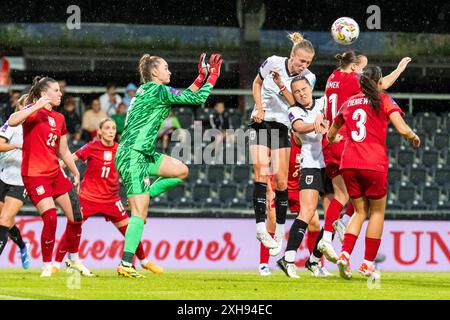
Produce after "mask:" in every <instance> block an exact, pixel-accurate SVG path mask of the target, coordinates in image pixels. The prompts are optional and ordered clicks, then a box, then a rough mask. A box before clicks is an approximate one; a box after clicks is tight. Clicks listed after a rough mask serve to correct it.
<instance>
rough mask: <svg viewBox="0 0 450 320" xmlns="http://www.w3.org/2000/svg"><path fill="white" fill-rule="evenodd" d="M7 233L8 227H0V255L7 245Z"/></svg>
mask: <svg viewBox="0 0 450 320" xmlns="http://www.w3.org/2000/svg"><path fill="white" fill-rule="evenodd" d="M8 233H9V228H8V227H5V226H0V254H2V252H3V249H5V246H6V244H7V243H8Z"/></svg>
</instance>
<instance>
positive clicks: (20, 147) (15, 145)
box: [13, 144, 22, 150]
mask: <svg viewBox="0 0 450 320" xmlns="http://www.w3.org/2000/svg"><path fill="white" fill-rule="evenodd" d="M13 146H14V147H15V148H16V149H18V150H22V145H21V144H13Z"/></svg>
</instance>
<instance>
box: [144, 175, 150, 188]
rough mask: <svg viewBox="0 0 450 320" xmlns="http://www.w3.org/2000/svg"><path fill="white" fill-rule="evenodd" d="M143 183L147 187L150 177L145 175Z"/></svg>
mask: <svg viewBox="0 0 450 320" xmlns="http://www.w3.org/2000/svg"><path fill="white" fill-rule="evenodd" d="M144 184H145V185H146V186H147V187H149V186H150V177H145V178H144Z"/></svg>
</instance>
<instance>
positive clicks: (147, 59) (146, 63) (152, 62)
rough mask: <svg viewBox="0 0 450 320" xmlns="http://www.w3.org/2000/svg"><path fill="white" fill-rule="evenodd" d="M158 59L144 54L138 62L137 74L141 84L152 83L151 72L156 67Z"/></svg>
mask: <svg viewBox="0 0 450 320" xmlns="http://www.w3.org/2000/svg"><path fill="white" fill-rule="evenodd" d="M160 59H161V58H160V57H158V56H151V55H149V54H148V53H147V54H144V55H143V56H142V57H141V59H140V60H139V74H140V76H141V83H147V82H150V81H152V70H153V69H154V68H155V67H156V66H157V65H158V63H159V61H160Z"/></svg>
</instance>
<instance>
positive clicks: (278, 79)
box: [270, 70, 295, 106]
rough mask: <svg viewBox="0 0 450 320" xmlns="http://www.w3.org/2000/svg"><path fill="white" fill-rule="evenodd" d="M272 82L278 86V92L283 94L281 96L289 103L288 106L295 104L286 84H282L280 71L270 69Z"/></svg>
mask: <svg viewBox="0 0 450 320" xmlns="http://www.w3.org/2000/svg"><path fill="white" fill-rule="evenodd" d="M270 73H271V75H272V78H273V82H275V84H276V85H277V86H278V88H279V89H280V92H281V93H282V94H283V97H284V98H285V99H286V101H287V102H288V103H289V105H290V106H293V105H295V99H294V96H293V95H292V93H290V92H289V90H287V89H286V86H285V85H284V83H283V81H282V80H281V76H280V73H279V72H278V71H276V70H272V71H271V72H270Z"/></svg>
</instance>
